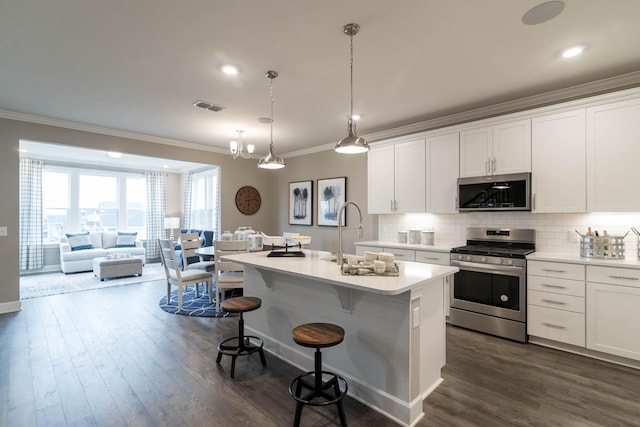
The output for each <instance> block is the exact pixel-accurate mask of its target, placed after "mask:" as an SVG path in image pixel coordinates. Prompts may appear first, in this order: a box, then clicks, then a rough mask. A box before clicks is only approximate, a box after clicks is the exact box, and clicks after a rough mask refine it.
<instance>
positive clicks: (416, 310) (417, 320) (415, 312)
mask: <svg viewBox="0 0 640 427" xmlns="http://www.w3.org/2000/svg"><path fill="white" fill-rule="evenodd" d="M418 326H420V307H416V308H414V309H413V327H414V328H417V327H418Z"/></svg>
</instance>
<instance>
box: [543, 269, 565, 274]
mask: <svg viewBox="0 0 640 427" xmlns="http://www.w3.org/2000/svg"><path fill="white" fill-rule="evenodd" d="M542 271H547V272H549V273H566V272H567V271H566V270H552V269H550V268H543V269H542Z"/></svg>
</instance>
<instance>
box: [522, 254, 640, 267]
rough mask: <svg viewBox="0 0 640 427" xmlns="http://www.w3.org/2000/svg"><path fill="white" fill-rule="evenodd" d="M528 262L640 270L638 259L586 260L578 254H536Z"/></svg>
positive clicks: (528, 258)
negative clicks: (566, 263)
mask: <svg viewBox="0 0 640 427" xmlns="http://www.w3.org/2000/svg"><path fill="white" fill-rule="evenodd" d="M527 260H528V261H551V262H568V263H571V264H582V265H597V266H602V267H624V268H636V269H640V261H639V260H638V259H637V258H625V259H602V258H585V257H581V256H580V255H578V254H565V253H554V252H534V253H532V254H531V255H527Z"/></svg>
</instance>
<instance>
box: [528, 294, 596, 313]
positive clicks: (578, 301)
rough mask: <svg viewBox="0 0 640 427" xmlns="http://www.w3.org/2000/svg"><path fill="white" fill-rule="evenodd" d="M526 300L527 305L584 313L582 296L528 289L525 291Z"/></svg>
mask: <svg viewBox="0 0 640 427" xmlns="http://www.w3.org/2000/svg"><path fill="white" fill-rule="evenodd" d="M527 301H528V303H529V305H538V306H541V307H547V308H554V309H556V310H567V311H573V312H575V313H584V298H582V297H575V296H573V295H561V294H552V293H551V292H540V291H534V290H531V289H529V290H528V291H527Z"/></svg>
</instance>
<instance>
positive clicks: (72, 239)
mask: <svg viewBox="0 0 640 427" xmlns="http://www.w3.org/2000/svg"><path fill="white" fill-rule="evenodd" d="M66 236H67V242H68V243H69V246H71V250H72V251H80V250H82V249H93V244H92V243H91V237H89V232H88V231H85V232H83V233H66Z"/></svg>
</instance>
